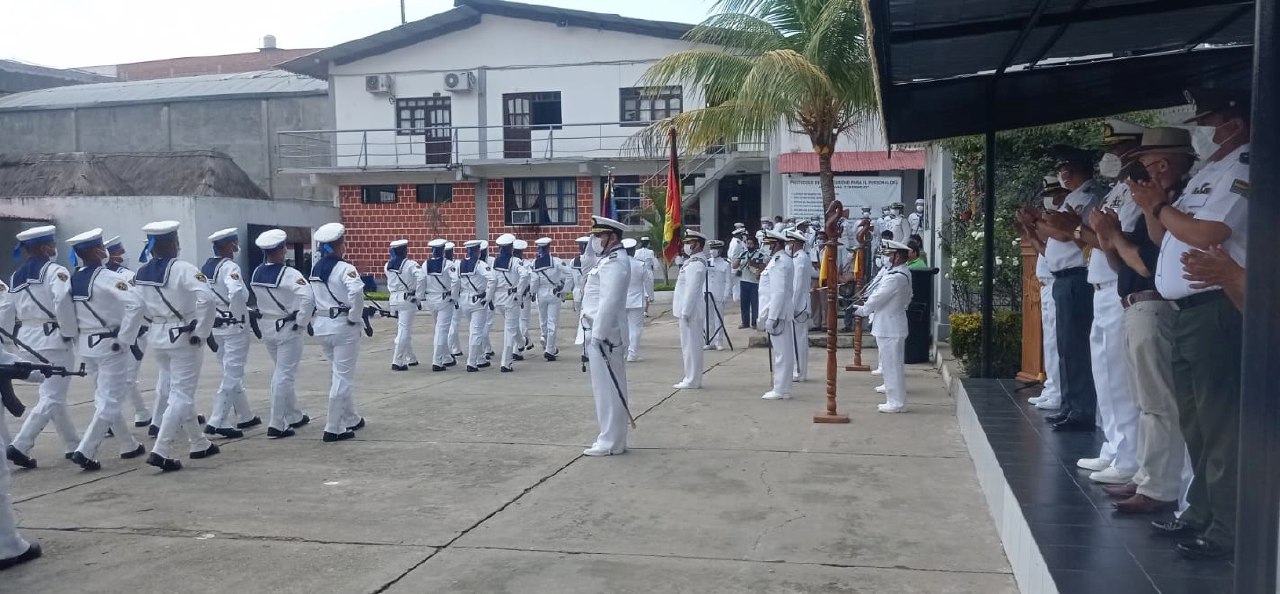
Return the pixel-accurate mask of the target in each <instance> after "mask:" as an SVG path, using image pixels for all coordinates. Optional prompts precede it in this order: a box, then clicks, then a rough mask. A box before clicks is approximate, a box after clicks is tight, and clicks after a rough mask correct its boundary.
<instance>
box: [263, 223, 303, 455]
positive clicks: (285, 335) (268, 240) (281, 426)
mask: <svg viewBox="0 0 1280 594" xmlns="http://www.w3.org/2000/svg"><path fill="white" fill-rule="evenodd" d="M286 239H287V236H286V235H285V232H284V231H283V230H280V229H271V230H269V231H263V232H262V233H261V234H260V235H258V238H257V239H255V240H254V244H255V245H257V246H258V248H259V249H261V250H262V258H263V262H262V264H260V265H258V267H257V268H255V269H254V271H253V277H252V279H250V287H251V289H252V290H253V293H254V295H255V296H256V297H257V302H258V314H259V315H260V316H261V322H262V326H261V328H262V343H263V344H264V345H266V347H267V354H268V355H270V356H271V361H272V362H273V363H275V368H274V369H273V370H272V372H271V422H270V424H268V425H267V437H270V438H273V439H279V438H284V437H292V436H293V435H294V431H293V430H294V429H297V428H298V427H301V426H303V425H306V424H307V423H310V422H311V417H309V416H307V415H306V414H304V413H303V412H302V411H301V410H299V409H298V394H297V390H296V388H295V385H296V381H297V377H298V363H299V362H300V361H302V347H303V339H304V336H303V334H304V333H305V332H306V328H307V326H310V325H311V318H312V315H314V314H315V310H316V307H315V295H313V294H312V292H311V285H310V284H309V283H308V282H307V279H306V277H305V276H303V274H302V271H300V270H298V269H297V268H294V267H292V266H287V265H285V263H284V260H285V253H286V251H287V250H286V247H285V240H286Z"/></svg>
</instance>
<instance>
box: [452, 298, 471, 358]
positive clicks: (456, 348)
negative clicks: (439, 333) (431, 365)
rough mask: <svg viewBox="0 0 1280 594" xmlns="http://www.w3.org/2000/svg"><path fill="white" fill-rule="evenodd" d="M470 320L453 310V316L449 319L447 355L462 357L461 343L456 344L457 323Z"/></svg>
mask: <svg viewBox="0 0 1280 594" xmlns="http://www.w3.org/2000/svg"><path fill="white" fill-rule="evenodd" d="M464 318H465V319H468V320H469V319H471V318H469V317H467V316H466V315H464V314H463V313H462V312H461V311H460V310H459V309H458V308H454V310H453V315H452V316H450V318H449V354H450V355H459V356H461V355H463V354H465V351H463V350H462V343H460V342H458V322H459V321H461V320H462V319H464Z"/></svg>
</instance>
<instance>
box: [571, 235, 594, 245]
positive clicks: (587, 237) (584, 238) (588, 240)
mask: <svg viewBox="0 0 1280 594" xmlns="http://www.w3.org/2000/svg"><path fill="white" fill-rule="evenodd" d="M574 241H576V242H578V243H591V236H590V235H583V236H582V237H579V238H577V239H575V240H574Z"/></svg>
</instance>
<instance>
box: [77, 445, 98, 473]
mask: <svg viewBox="0 0 1280 594" xmlns="http://www.w3.org/2000/svg"><path fill="white" fill-rule="evenodd" d="M71 461H72V462H75V463H76V464H78V465H79V466H80V468H83V469H85V470H90V471H93V470H102V463H101V462H98V461H97V460H90V459H89V458H87V457H86V456H85V455H84V454H81V453H80V451H79V450H76V451H74V452H71Z"/></svg>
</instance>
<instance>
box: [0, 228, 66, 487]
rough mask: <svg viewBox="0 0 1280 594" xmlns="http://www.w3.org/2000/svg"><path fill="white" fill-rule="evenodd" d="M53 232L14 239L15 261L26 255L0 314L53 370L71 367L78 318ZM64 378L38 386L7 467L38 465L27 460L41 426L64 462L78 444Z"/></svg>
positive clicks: (0, 319)
mask: <svg viewBox="0 0 1280 594" xmlns="http://www.w3.org/2000/svg"><path fill="white" fill-rule="evenodd" d="M56 232H57V228H56V227H54V226H53V225H46V226H43V227H35V228H32V229H27V230H26V231H23V232H21V233H19V234H18V247H17V248H16V249H15V250H14V254H15V256H16V255H17V254H19V253H23V252H25V253H26V254H27V260H26V261H25V262H23V263H22V265H21V266H19V267H18V269H17V270H16V271H14V273H13V277H12V278H11V279H10V281H9V300H8V303H7V304H6V305H5V306H4V310H3V311H0V325H2V326H3V327H4V328H6V329H9V328H13V327H14V321H15V319H16V321H17V322H20V323H21V324H22V326H21V327H20V328H19V329H18V332H17V337H18V340H20V341H22V343H23V344H26V345H27V346H29V347H31V348H32V349H34V350H35V351H37V352H39V353H40V355H41V356H43V357H44V358H46V359H48V360H49V363H50V364H52V365H60V366H62V367H68V368H69V367H71V365H72V362H73V360H74V359H75V354H74V353H72V351H71V349H72V347H73V341H74V340H75V338H76V312H75V308H74V307H73V306H72V305H71V299H69V289H70V284H71V274H70V273H69V272H68V271H67V269H66V268H64V267H62V265H61V264H58V263H56V262H54V261H53V258H56V257H57V256H58V246H57V245H56V244H55V243H54V234H55V233H56ZM70 384H71V379H70V378H68V377H58V376H54V377H50V378H47V379H45V381H43V382H41V383H40V400H39V401H37V402H36V405H35V406H34V407H32V409H31V412H29V413H27V419H26V421H24V422H23V423H22V429H21V430H19V431H18V435H17V437H15V438H14V440H13V443H12V444H10V445H9V448H8V449H7V451H6V455H7V457H8V458H9V461H10V462H13V463H14V464H17V465H18V466H21V467H23V468H35V467H36V460H35V458H32V457H31V456H30V455H29V454H30V453H31V448H32V447H34V446H35V444H36V436H37V435H39V434H40V432H41V431H43V430H44V427H45V425H47V424H48V423H49V422H50V421H53V426H54V428H55V429H57V430H58V437H60V438H62V447H63V451H64V452H66V454H65V457H66V458H68V459H69V458H71V453H72V452H74V451H75V449H76V446H77V445H79V444H80V436H79V435H77V434H76V426H75V424H74V423H72V422H71V413H70V412H68V411H67V388H68V387H69V386H70Z"/></svg>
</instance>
